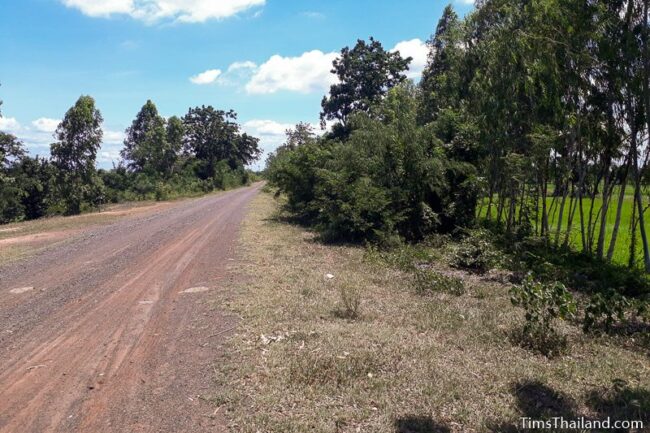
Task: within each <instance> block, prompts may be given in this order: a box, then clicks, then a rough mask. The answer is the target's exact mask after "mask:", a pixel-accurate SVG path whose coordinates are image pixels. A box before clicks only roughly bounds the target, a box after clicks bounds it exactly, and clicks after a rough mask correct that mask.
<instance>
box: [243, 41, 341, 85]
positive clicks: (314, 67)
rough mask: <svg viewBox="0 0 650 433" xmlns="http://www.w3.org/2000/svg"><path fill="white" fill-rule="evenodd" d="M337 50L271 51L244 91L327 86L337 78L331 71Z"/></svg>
mask: <svg viewBox="0 0 650 433" xmlns="http://www.w3.org/2000/svg"><path fill="white" fill-rule="evenodd" d="M337 56H338V54H337V53H323V52H322V51H319V50H313V51H308V52H306V53H303V54H302V55H300V56H298V57H282V56H280V55H274V56H272V57H271V58H270V59H269V60H267V61H266V62H265V63H263V64H262V65H260V66H259V68H257V70H256V71H255V74H253V77H252V78H251V79H250V81H249V82H248V84H246V91H247V92H248V93H251V94H265V93H275V92H277V91H279V90H288V91H292V92H300V93H310V92H314V91H323V90H327V89H328V88H329V86H330V85H332V84H334V83H335V82H336V76H335V75H334V74H331V73H330V70H331V69H332V61H334V59H335V58H336V57H337Z"/></svg>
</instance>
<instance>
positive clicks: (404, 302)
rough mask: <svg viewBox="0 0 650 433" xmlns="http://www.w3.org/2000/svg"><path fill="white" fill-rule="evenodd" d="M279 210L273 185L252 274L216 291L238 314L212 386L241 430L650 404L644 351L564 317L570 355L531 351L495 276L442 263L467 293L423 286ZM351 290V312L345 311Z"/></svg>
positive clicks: (481, 428)
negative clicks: (516, 339) (588, 332)
mask: <svg viewBox="0 0 650 433" xmlns="http://www.w3.org/2000/svg"><path fill="white" fill-rule="evenodd" d="M277 209H278V205H277V203H276V202H275V201H274V200H273V198H272V197H271V196H270V195H268V194H261V195H260V196H258V198H257V199H256V200H255V201H254V202H253V204H252V208H251V211H250V212H249V217H248V219H247V220H246V222H245V224H244V226H243V229H242V238H241V244H242V248H241V250H242V251H243V258H242V261H241V262H238V263H237V264H236V265H234V266H235V269H233V271H234V272H235V273H237V274H238V275H244V276H246V277H245V278H241V279H239V280H236V281H235V283H234V284H235V287H234V288H233V291H232V292H231V293H230V294H229V295H228V296H227V297H225V298H224V299H219V300H217V301H218V302H219V303H220V304H222V305H223V304H224V303H225V305H227V306H228V307H229V308H230V309H232V310H233V311H234V312H236V313H237V314H238V315H240V316H241V321H240V327H239V329H238V332H237V334H236V335H235V336H234V337H232V339H231V340H230V341H229V343H228V349H227V353H228V355H227V357H226V358H225V359H220V360H219V361H218V362H217V363H216V364H215V368H216V371H217V374H216V382H217V383H216V391H215V393H214V395H213V396H211V398H212V399H213V400H214V401H215V403H216V404H219V405H223V406H225V409H226V410H227V411H228V412H227V413H228V418H229V420H230V427H231V429H232V431H237V432H456V431H458V432H461V431H462V432H473V431H476V432H485V431H494V432H504V431H516V430H517V425H518V420H519V416H521V415H524V414H525V415H528V416H535V415H537V416H542V415H555V414H565V415H567V414H568V415H579V414H580V415H587V416H593V417H595V418H602V417H605V416H607V415H612V416H624V415H630V416H631V414H632V415H633V414H634V413H637V414H638V416H643V417H645V416H647V415H648V413H647V412H646V411H647V410H648V406H647V405H648V404H650V403H648V399H649V398H650V362H649V360H648V358H647V355H645V354H642V353H638V352H634V351H631V350H627V349H623V348H621V347H620V346H617V345H616V344H614V343H613V342H612V341H610V340H609V339H607V338H605V337H598V338H595V337H587V336H584V335H583V334H582V333H581V332H580V330H579V329H577V328H574V327H572V326H570V325H567V324H562V326H561V331H562V332H563V333H564V334H565V335H567V336H568V338H569V341H570V344H571V349H570V350H569V352H568V353H567V354H566V355H562V356H559V357H556V358H554V359H548V358H546V357H544V356H541V355H538V354H535V353H533V352H530V351H527V350H525V349H523V348H521V347H519V346H517V345H515V344H513V343H512V341H511V339H510V338H509V336H510V335H511V333H512V330H513V329H517V327H519V326H521V323H522V316H523V314H522V312H521V311H520V310H519V309H516V308H515V307H513V306H512V305H511V303H510V299H509V295H508V286H506V285H504V284H501V283H499V282H496V281H493V280H491V279H490V276H489V275H486V276H477V275H468V274H464V273H461V272H459V271H457V270H450V269H449V268H446V267H445V265H443V264H440V265H439V267H438V266H437V268H436V270H437V271H439V272H443V273H445V272H448V275H454V276H459V275H460V276H461V278H463V280H464V287H465V293H463V294H460V293H456V294H451V293H447V292H445V291H439V292H437V291H432V292H431V293H427V296H421V295H418V294H417V293H416V290H414V288H413V284H412V282H413V280H412V276H411V275H408V274H405V273H403V272H402V271H400V270H398V269H397V268H395V267H393V266H389V265H387V264H386V263H382V262H378V261H376V260H369V259H368V255H367V253H366V252H365V250H364V249H362V248H355V247H342V246H326V245H322V244H320V243H318V242H315V241H314V237H313V235H312V234H310V233H308V232H306V231H304V230H303V229H301V228H299V227H296V226H291V225H288V224H285V223H282V222H279V221H278V220H277V219H275V218H274V215H275V214H276V212H277ZM326 274H332V275H333V276H334V277H333V278H331V279H329V278H327V277H326ZM350 290H353V291H354V293H355V295H354V296H358V300H359V302H360V305H359V306H358V313H359V314H358V315H357V317H356V318H355V320H351V319H352V318H351V317H346V316H345V315H342V314H340V312H341V308H342V306H344V303H345V301H343V300H342V297H341V293H342V291H344V292H346V291H348V292H349V291H350ZM342 316H343V317H342ZM614 380H620V381H623V382H618V384H619V385H618V388H617V387H616V386H615V385H613V383H614V382H613V381H614ZM612 393H613V395H614V396H613V397H612ZM630 395H632V396H635V398H636V401H637V402H638V401H640V403H634V402H632V403H630V401H628V400H629V399H628V400H625V398H626V397H625V396H630ZM594 396H596V397H594ZM598 396H600V397H602V398H601V399H600V400H598ZM616 398H622V399H623V400H624V401H625V405H623V404H618V406H616V405H615V406H616V407H614V408H612V405H609V406H608V405H607V404H606V403H603V402H611V401H618V400H616ZM594 399H595V400H594ZM595 401H599V402H600V404H596V403H594V402H595ZM635 404H637V406H638V407H637V406H634V405H635ZM630 407H633V409H634V410H637V412H620V410H628V409H629V408H630ZM603 408H606V409H603ZM615 409H616V410H619V412H616V410H615ZM629 410H632V409H629Z"/></svg>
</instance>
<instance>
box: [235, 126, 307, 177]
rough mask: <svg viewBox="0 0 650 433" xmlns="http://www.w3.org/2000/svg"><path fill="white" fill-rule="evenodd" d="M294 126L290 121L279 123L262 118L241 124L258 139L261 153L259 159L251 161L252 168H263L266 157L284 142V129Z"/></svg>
mask: <svg viewBox="0 0 650 433" xmlns="http://www.w3.org/2000/svg"><path fill="white" fill-rule="evenodd" d="M294 126H295V125H294V124H291V123H281V122H276V121H274V120H264V119H254V120H249V121H248V122H244V123H243V124H242V128H243V130H244V131H245V132H246V133H247V134H250V135H252V136H253V137H257V138H259V139H260V149H261V150H262V155H261V156H260V159H258V160H257V161H256V162H255V163H253V165H252V168H253V169H256V170H261V169H262V168H264V165H265V163H266V158H267V157H268V156H269V154H270V153H271V152H273V151H274V150H275V149H277V148H278V147H279V146H280V145H281V144H282V143H284V140H285V134H284V133H285V131H286V130H287V129H289V128H293V127H294Z"/></svg>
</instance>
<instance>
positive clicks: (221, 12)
mask: <svg viewBox="0 0 650 433" xmlns="http://www.w3.org/2000/svg"><path fill="white" fill-rule="evenodd" d="M61 2H62V3H63V4H64V5H66V6H68V7H71V8H76V9H79V10H80V11H81V12H82V13H84V14H85V15H88V16H91V17H104V18H107V17H110V16H112V15H127V16H130V17H131V18H134V19H138V20H141V21H145V22H147V23H152V22H156V21H160V20H163V19H171V20H174V21H179V22H185V23H197V22H205V21H207V20H209V19H223V18H228V17H231V16H233V15H236V14H238V13H240V12H243V11H245V10H248V9H250V8H253V7H256V6H263V5H264V4H265V0H61Z"/></svg>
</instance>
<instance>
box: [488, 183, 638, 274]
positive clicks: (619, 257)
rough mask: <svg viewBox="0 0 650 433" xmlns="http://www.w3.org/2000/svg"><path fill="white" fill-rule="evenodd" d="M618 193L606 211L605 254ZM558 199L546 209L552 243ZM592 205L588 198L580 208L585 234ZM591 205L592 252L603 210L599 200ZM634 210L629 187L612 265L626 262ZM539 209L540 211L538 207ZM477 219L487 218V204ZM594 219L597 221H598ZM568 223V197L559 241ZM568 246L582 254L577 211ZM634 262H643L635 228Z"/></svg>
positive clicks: (557, 216) (550, 202) (548, 200)
mask: <svg viewBox="0 0 650 433" xmlns="http://www.w3.org/2000/svg"><path fill="white" fill-rule="evenodd" d="M619 192H620V187H616V188H615V190H614V193H613V194H612V198H611V202H610V204H609V207H608V209H607V222H606V226H605V253H606V252H607V248H608V247H609V242H610V239H611V235H612V232H613V229H614V224H615V222H616V211H617V206H618V195H619ZM561 199H562V198H561V197H557V198H556V201H555V204H553V198H552V197H549V198H547V209H548V210H549V211H551V212H550V213H549V226H550V231H551V233H552V236H551V238H552V239H554V236H555V230H556V228H557V225H558V221H559V214H560V204H561ZM591 202H592V200H590V199H589V198H588V197H584V198H583V204H582V208H583V212H584V215H585V230H586V223H587V220H588V218H589V211H590V208H591ZM593 202H594V203H593V204H594V206H593V218H594V220H593V221H592V224H593V223H596V224H597V226H596V230H595V231H596V233H595V235H594V248H595V244H596V242H597V240H598V234H599V227H600V216H599V215H597V214H598V212H599V209H600V208H601V207H602V203H603V200H602V197H596V199H595V200H594V201H593ZM633 206H634V199H633V189H632V188H631V187H630V186H628V187H627V188H626V192H625V196H624V201H623V206H622V208H621V224H620V227H619V231H618V240H617V241H616V245H615V248H614V254H613V256H612V262H614V263H618V264H621V265H627V264H628V261H629V256H630V245H631V243H632V232H631V229H630V222H631V218H632V209H633ZM551 207H552V209H551ZM540 208H541V204H540ZM492 214H493V216H494V215H495V214H496V207H494V205H493V208H492ZM479 215H480V216H481V217H485V216H486V215H487V201H486V202H485V203H484V206H483V207H482V208H481V209H480V214H479ZM596 218H598V220H597V221H596ZM568 219H569V198H568V197H567V200H566V203H565V205H564V212H563V215H562V227H561V231H562V233H561V235H560V241H562V240H563V239H564V236H565V233H566V227H567V222H568ZM645 226H646V230H647V232H648V233H650V218H648V217H647V216H646V224H645ZM569 244H570V245H571V247H573V248H574V249H576V250H577V251H581V250H582V238H581V233H580V211H579V209H577V210H576V211H575V216H574V217H573V225H572V229H571V232H570V234H569ZM635 258H636V261H637V262H638V264H639V266H641V264H642V262H643V250H642V245H641V235H640V233H639V232H638V228H637V245H636V251H635Z"/></svg>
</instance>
